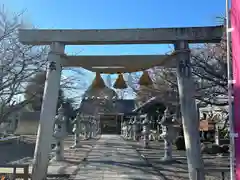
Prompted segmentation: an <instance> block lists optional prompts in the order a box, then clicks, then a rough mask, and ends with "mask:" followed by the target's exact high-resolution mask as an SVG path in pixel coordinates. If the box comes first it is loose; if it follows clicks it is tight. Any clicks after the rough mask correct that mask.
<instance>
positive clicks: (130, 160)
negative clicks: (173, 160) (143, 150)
mask: <svg viewBox="0 0 240 180" xmlns="http://www.w3.org/2000/svg"><path fill="white" fill-rule="evenodd" d="M73 179H77V180H90V179H91V180H122V179H124V180H130V179H131V180H162V179H161V177H160V176H159V174H158V173H157V172H155V171H154V170H153V169H152V168H151V167H148V165H147V164H146V162H145V161H144V160H143V159H142V158H141V157H140V156H139V155H138V153H137V152H136V150H134V148H133V147H132V146H129V145H127V143H126V142H125V141H124V140H123V139H122V138H121V137H119V136H118V135H102V137H101V139H100V140H99V141H98V143H97V145H96V146H95V147H94V148H93V150H92V151H91V152H90V153H89V155H88V158H87V159H86V161H85V162H84V163H83V164H82V165H80V167H79V171H78V172H77V174H76V175H75V176H74V177H73Z"/></svg>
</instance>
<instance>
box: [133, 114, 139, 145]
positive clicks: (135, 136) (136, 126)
mask: <svg viewBox="0 0 240 180" xmlns="http://www.w3.org/2000/svg"><path fill="white" fill-rule="evenodd" d="M139 126H140V123H139V121H138V120H137V117H134V120H133V122H132V129H133V140H134V141H136V140H138V131H139V129H140V127H139Z"/></svg>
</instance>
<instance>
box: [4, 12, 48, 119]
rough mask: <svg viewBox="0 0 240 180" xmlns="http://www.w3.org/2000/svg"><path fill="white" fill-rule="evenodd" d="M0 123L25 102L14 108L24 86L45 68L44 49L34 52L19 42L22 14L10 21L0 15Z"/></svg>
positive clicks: (31, 47) (5, 14)
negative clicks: (30, 78)
mask: <svg viewBox="0 0 240 180" xmlns="http://www.w3.org/2000/svg"><path fill="white" fill-rule="evenodd" d="M0 19H1V22H0V25H1V26H0V105H1V106H0V122H1V121H3V120H5V119H6V118H7V116H8V115H9V114H11V113H12V112H13V111H17V110H18V109H19V108H21V107H23V106H24V105H25V104H26V102H25V101H22V102H21V103H19V104H18V106H15V105H16V101H17V99H18V98H19V96H21V95H22V93H23V92H24V86H25V85H26V82H27V81H28V79H29V77H31V76H32V75H33V74H34V73H36V72H38V71H39V70H41V69H43V68H45V65H46V60H45V59H46V53H47V48H46V47H40V48H36V47H33V46H27V45H23V44H21V43H20V42H19V41H18V32H17V31H18V29H19V28H22V27H24V24H23V22H22V19H21V13H19V14H17V15H14V16H13V17H9V16H8V15H7V13H6V11H5V10H4V8H2V9H1V11H0Z"/></svg>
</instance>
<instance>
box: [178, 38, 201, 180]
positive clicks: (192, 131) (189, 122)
mask: <svg viewBox="0 0 240 180" xmlns="http://www.w3.org/2000/svg"><path fill="white" fill-rule="evenodd" d="M175 50H176V51H179V52H178V53H179V54H178V55H177V80H178V90H179V99H180V104H181V112H182V122H183V130H184V139H185V145H186V155H187V160H188V171H189V179H190V180H195V179H196V175H198V177H199V178H198V179H197V180H204V165H203V160H202V157H201V152H200V149H201V147H200V137H199V120H198V119H197V112H196V103H195V97H194V96H195V90H194V82H193V79H192V73H191V63H190V53H189V47H188V43H187V42H185V41H178V42H176V44H175Z"/></svg>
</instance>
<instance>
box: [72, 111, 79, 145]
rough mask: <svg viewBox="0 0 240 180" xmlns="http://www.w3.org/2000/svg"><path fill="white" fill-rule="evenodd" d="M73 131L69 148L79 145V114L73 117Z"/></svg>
mask: <svg viewBox="0 0 240 180" xmlns="http://www.w3.org/2000/svg"><path fill="white" fill-rule="evenodd" d="M73 123H74V126H73V130H72V131H73V133H74V145H73V146H71V148H76V147H79V145H80V144H79V134H80V119H79V115H78V116H77V117H76V118H75V119H74V122H73Z"/></svg>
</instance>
